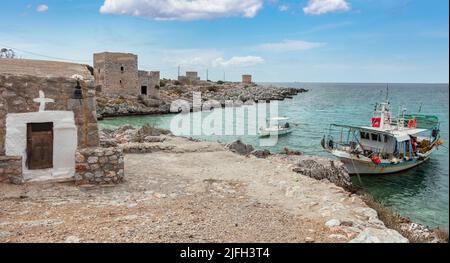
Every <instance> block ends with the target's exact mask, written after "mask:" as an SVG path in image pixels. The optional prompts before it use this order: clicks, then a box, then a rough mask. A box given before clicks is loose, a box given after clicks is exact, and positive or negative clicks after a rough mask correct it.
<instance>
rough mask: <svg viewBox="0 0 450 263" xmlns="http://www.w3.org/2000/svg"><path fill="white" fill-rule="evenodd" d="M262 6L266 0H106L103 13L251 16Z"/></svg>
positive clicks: (157, 17)
mask: <svg viewBox="0 0 450 263" xmlns="http://www.w3.org/2000/svg"><path fill="white" fill-rule="evenodd" d="M262 6H263V0H246V1H242V0H105V2H104V4H103V5H102V7H101V8H100V13H102V14H117V15H129V16H137V17H145V18H149V19H154V20H199V19H213V18H219V17H233V16H242V17H247V18H252V17H254V16H256V14H257V13H258V11H259V10H260V9H261V8H262Z"/></svg>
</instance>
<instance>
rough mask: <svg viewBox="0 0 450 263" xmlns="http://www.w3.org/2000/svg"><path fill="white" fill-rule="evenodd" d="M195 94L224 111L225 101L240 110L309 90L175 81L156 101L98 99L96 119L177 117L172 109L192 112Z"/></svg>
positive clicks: (164, 83)
mask: <svg viewBox="0 0 450 263" xmlns="http://www.w3.org/2000/svg"><path fill="white" fill-rule="evenodd" d="M194 92H200V93H201V96H202V98H201V100H202V102H203V103H204V102H207V101H216V102H217V104H220V105H221V107H225V105H226V104H227V102H228V101H233V102H234V105H236V106H239V105H242V104H249V103H252V104H253V103H259V102H270V101H282V100H285V99H292V98H293V97H294V96H296V95H297V94H299V93H303V92H308V90H306V89H301V88H281V87H274V86H261V85H257V84H242V83H234V82H209V81H200V82H198V83H196V84H195V85H182V84H181V83H179V82H178V81H172V80H162V81H161V88H160V93H161V94H160V96H161V97H160V99H159V100H156V99H148V98H142V97H139V98H132V97H106V96H101V95H100V96H99V97H98V98H97V115H98V118H99V119H102V118H106V117H122V116H134V115H154V114H170V113H178V112H179V111H180V110H181V108H180V107H175V109H174V107H173V106H172V107H171V105H172V104H173V103H174V102H175V104H176V103H177V102H178V103H179V102H180V101H184V102H186V103H188V104H189V105H190V110H191V111H192V110H193V103H192V98H193V93H194Z"/></svg>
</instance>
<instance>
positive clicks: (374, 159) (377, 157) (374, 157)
mask: <svg viewBox="0 0 450 263" xmlns="http://www.w3.org/2000/svg"><path fill="white" fill-rule="evenodd" d="M372 162H373V163H374V164H380V163H381V159H380V157H379V156H373V157H372Z"/></svg>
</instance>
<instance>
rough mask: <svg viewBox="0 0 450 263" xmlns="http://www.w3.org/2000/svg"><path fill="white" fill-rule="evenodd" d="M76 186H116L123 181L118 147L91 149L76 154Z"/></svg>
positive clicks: (122, 159) (121, 159) (122, 164)
mask: <svg viewBox="0 0 450 263" xmlns="http://www.w3.org/2000/svg"><path fill="white" fill-rule="evenodd" d="M75 160H76V166H75V170H76V174H75V181H76V182H77V184H117V183H120V182H122V181H123V179H124V157H123V150H122V148H120V147H110V148H101V147H92V148H84V149H80V150H78V151H77V153H76V158H75Z"/></svg>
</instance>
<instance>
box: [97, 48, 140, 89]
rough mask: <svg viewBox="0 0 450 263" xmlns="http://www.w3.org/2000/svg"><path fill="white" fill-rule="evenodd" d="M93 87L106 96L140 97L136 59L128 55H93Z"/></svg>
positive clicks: (106, 53)
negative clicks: (99, 88) (96, 87)
mask: <svg viewBox="0 0 450 263" xmlns="http://www.w3.org/2000/svg"><path fill="white" fill-rule="evenodd" d="M94 77H95V85H96V86H99V87H101V92H102V94H104V95H108V96H133V97H137V96H139V95H140V90H139V74H138V57H137V55H134V54H128V53H110V52H104V53H98V54H94Z"/></svg>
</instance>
